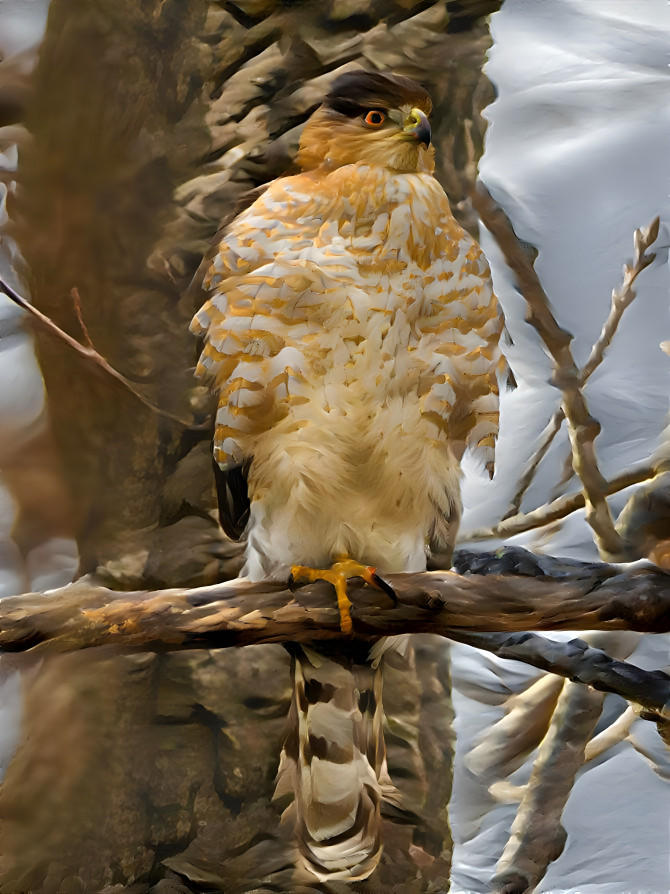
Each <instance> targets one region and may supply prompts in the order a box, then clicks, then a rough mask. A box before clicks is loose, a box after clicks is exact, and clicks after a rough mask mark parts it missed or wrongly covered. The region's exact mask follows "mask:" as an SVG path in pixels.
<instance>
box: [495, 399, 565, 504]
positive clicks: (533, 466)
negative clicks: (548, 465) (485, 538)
mask: <svg viewBox="0 0 670 894" xmlns="http://www.w3.org/2000/svg"><path fill="white" fill-rule="evenodd" d="M564 419H565V414H564V413H563V410H562V409H561V408H559V409H558V410H556V412H555V413H554V415H553V416H552V417H551V419H550V420H549V422H547V424H546V426H545V427H544V431H543V432H542V434H541V435H540V443H539V444H538V446H537V449H536V450H535V453H534V454H533V455H532V456H531V458H530V460H529V461H528V463H527V464H526V467H525V468H524V470H523V474H522V475H521V477H520V478H519V483H518V485H517V489H516V493H515V494H514V496H513V497H512V500H511V502H510V508H509V510H508V512H506V513H505V515H503V517H502V521H505V520H506V519H508V518H513V517H514V516H515V515H516V514H517V513H518V512H519V509H520V508H521V502H522V500H523V498H524V497H525V495H526V491H527V490H528V488H529V487H530V486H531V484H532V483H533V480H534V479H535V473H536V472H537V469H538V466H539V465H540V463H541V462H542V460H543V459H544V458H545V456H546V455H547V451H548V450H549V448H550V447H551V445H552V443H553V440H554V438H555V437H556V435H557V434H558V433H559V431H560V430H561V424H562V423H563V420H564Z"/></svg>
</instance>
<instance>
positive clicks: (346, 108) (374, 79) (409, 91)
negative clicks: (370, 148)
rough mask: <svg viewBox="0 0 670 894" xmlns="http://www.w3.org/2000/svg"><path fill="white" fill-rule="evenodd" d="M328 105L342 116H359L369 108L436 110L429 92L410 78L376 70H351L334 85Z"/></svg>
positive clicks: (327, 99) (327, 97)
mask: <svg viewBox="0 0 670 894" xmlns="http://www.w3.org/2000/svg"><path fill="white" fill-rule="evenodd" d="M324 105H325V106H327V107H328V108H330V109H333V110H334V111H335V112H339V113H340V114H341V115H348V116H349V117H352V118H353V117H356V116H357V115H360V114H362V113H364V112H367V111H368V110H369V109H374V108H380V109H396V108H399V107H400V106H403V105H408V106H411V107H412V108H419V109H421V110H422V111H423V112H425V113H426V114H427V115H428V114H430V111H431V109H432V106H433V104H432V102H431V99H430V96H429V95H428V93H427V92H426V91H425V90H424V89H423V87H421V85H420V84H417V83H416V81H412V80H411V79H410V78H404V77H402V76H401V75H395V74H379V73H378V72H373V71H364V70H363V69H361V70H360V71H348V72H347V73H346V74H343V75H340V77H339V78H337V79H336V80H335V81H333V83H332V84H331V87H330V91H329V92H328V95H327V96H326V98H325V100H324Z"/></svg>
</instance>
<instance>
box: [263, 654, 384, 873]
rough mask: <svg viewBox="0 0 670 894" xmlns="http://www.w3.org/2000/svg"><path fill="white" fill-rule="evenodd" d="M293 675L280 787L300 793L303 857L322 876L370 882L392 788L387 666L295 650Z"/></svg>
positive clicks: (296, 804) (296, 802)
mask: <svg viewBox="0 0 670 894" xmlns="http://www.w3.org/2000/svg"><path fill="white" fill-rule="evenodd" d="M366 659H367V654H366V656H365V658H363V659H362V660H363V661H365V660H366ZM292 675H293V683H294V685H293V700H292V703H291V710H290V713H289V721H288V722H289V729H288V733H287V737H286V741H285V743H284V750H283V752H282V760H281V765H280V774H279V782H278V787H277V792H278V794H280V793H284V792H287V791H293V792H294V797H295V800H294V804H293V805H292V807H291V808H289V810H291V811H292V812H293V813H294V815H295V833H296V839H297V844H298V852H299V862H300V864H301V865H302V866H303V867H304V868H306V869H308V870H309V872H311V873H312V874H313V875H315V876H316V877H317V878H318V879H319V880H320V881H331V880H336V879H340V880H346V881H357V880H360V879H365V878H367V877H368V876H369V875H370V874H371V873H372V872H373V871H374V869H375V868H376V866H377V864H378V863H379V859H380V857H381V851H382V845H381V840H380V825H381V800H382V796H385V797H386V796H387V795H388V796H390V795H391V792H392V791H394V789H393V786H392V783H391V780H390V778H389V776H388V771H387V769H386V755H385V750H384V738H383V712H382V704H381V694H382V693H381V689H382V679H381V669H379V668H376V669H375V668H373V667H372V665H371V664H369V663H368V664H357V663H355V662H354V661H353V660H351V661H349V660H347V658H346V657H345V656H343V655H342V654H341V652H338V654H337V658H336V660H335V658H334V657H330V656H328V655H326V654H323V653H320V652H314V651H312V650H311V649H304V648H299V647H296V651H295V653H294V654H293V662H292Z"/></svg>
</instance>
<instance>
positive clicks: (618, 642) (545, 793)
mask: <svg viewBox="0 0 670 894" xmlns="http://www.w3.org/2000/svg"><path fill="white" fill-rule="evenodd" d="M589 639H590V643H589V645H590V646H598V645H607V648H608V650H609V652H611V653H613V654H614V655H615V656H616V657H617V658H627V657H628V655H630V653H631V652H632V651H633V649H634V648H635V646H636V645H637V643H638V642H639V635H638V634H635V633H630V632H629V633H619V634H602V633H601V634H598V633H594V634H591V635H590V637H589ZM554 679H555V678H554V677H553V676H550V677H549V683H547V684H546V685H547V686H549V685H550V682H551V681H552V680H554ZM602 703H603V694H602V693H601V692H595V691H593V690H592V689H587V688H585V687H583V686H578V685H576V684H575V683H573V682H566V683H565V684H564V686H563V689H562V691H561V694H560V697H559V698H558V703H557V705H556V710H555V711H554V713H553V716H552V718H551V724H550V725H549V728H548V730H547V734H546V736H545V737H544V739H543V741H542V743H541V744H540V747H539V751H538V755H537V758H536V760H535V762H534V764H533V770H532V773H531V776H530V779H529V781H528V785H527V786H526V787H525V789H524V791H523V794H522V797H521V804H520V806H519V810H518V812H517V815H516V818H515V820H514V823H513V824H512V830H511V835H510V839H509V841H508V842H507V845H506V846H505V849H504V851H503V854H502V856H501V858H500V860H499V861H498V865H497V867H496V876H495V879H494V883H495V884H497V885H498V886H500V887H501V888H502V889H503V890H504V888H505V887H507V886H508V884H509V883H510V882H512V883H514V882H515V880H518V879H519V878H521V879H522V880H523V882H522V885H523V889H524V890H525V889H531V888H535V886H536V885H537V884H538V883H539V881H540V880H541V879H542V878H543V877H544V874H545V873H546V871H547V867H548V866H549V864H550V863H551V862H552V861H553V860H555V859H556V858H557V857H558V856H559V854H560V853H561V852H562V850H563V847H564V845H565V840H566V833H565V830H564V828H563V826H562V825H561V816H562V814H563V810H564V809H565V805H566V803H567V801H568V798H569V797H570V792H571V791H572V787H573V785H574V781H575V776H576V774H577V772H578V771H579V770H580V769H581V767H582V765H583V763H584V760H585V751H586V749H587V746H588V741H589V739H590V738H591V734H592V733H593V729H594V727H595V725H596V723H597V722H598V719H599V717H600V714H601V712H602Z"/></svg>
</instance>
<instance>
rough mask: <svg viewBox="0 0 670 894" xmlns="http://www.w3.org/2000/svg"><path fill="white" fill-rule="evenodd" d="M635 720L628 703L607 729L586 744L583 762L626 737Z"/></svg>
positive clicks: (634, 714) (633, 712)
mask: <svg viewBox="0 0 670 894" xmlns="http://www.w3.org/2000/svg"><path fill="white" fill-rule="evenodd" d="M636 720H637V714H636V713H635V710H634V709H633V708H632V707H631V706H630V705H629V706H628V707H627V708H626V710H625V711H624V712H623V714H622V715H621V716H620V717H618V718H617V719H616V720H615V721H614V723H611V724H610V725H609V726H608V727H607V729H604V730H603V731H602V732H601V733H598V735H597V736H594V737H593V738H592V739H591V741H590V742H589V743H588V745H587V746H586V751H585V752H584V762H585V763H588V762H589V761H593V760H596V758H599V757H600V756H601V755H602V754H604V753H605V752H606V751H609V749H610V748H613V747H614V746H615V745H618V744H619V743H620V742H623V741H624V740H625V739H627V738H628V734H629V733H630V728H631V726H632V725H633V724H634V723H635V721H636Z"/></svg>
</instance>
